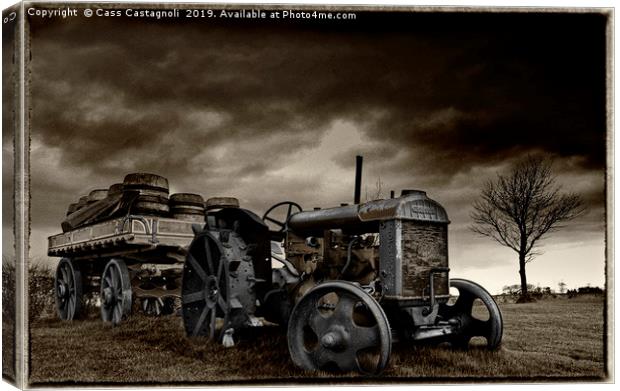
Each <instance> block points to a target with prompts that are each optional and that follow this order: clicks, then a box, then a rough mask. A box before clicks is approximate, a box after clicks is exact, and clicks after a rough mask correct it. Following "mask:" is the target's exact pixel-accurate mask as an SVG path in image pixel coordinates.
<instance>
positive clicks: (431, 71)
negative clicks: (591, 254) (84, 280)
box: [30, 13, 605, 229]
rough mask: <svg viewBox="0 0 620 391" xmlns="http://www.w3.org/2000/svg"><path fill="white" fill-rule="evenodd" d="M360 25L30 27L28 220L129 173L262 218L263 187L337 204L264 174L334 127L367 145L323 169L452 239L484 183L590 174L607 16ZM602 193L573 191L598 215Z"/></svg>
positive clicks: (601, 117)
mask: <svg viewBox="0 0 620 391" xmlns="http://www.w3.org/2000/svg"><path fill="white" fill-rule="evenodd" d="M358 15H359V16H358V20H357V21H348V22H339V23H337V24H336V23H335V24H331V25H329V24H327V23H326V22H321V23H320V24H313V23H302V22H291V21H289V22H282V23H275V22H272V23H263V22H258V21H245V20H244V21H226V22H219V23H218V22H213V23H210V24H208V25H205V24H204V23H196V24H194V23H185V22H175V23H171V22H169V21H150V20H147V21H144V20H131V19H126V18H92V19H79V18H78V19H72V20H56V21H49V20H45V21H41V20H37V19H32V20H31V22H32V26H31V45H32V48H31V50H32V53H31V55H32V63H31V68H30V71H31V91H30V92H31V97H32V134H33V146H34V147H36V148H39V149H38V150H37V151H36V152H33V155H32V156H33V159H35V161H34V162H33V167H34V168H36V169H37V170H38V172H37V173H36V175H39V176H38V178H39V179H37V182H36V183H35V184H34V186H35V187H36V189H35V190H36V191H33V215H34V216H37V218H38V219H41V221H46V222H47V223H49V222H51V221H59V220H60V219H61V218H62V214H63V213H64V209H63V208H55V209H54V210H53V211H51V210H50V208H49V207H48V204H49V202H50V201H51V202H53V203H55V204H57V205H66V204H67V203H69V202H73V201H74V200H75V199H76V198H77V197H78V196H79V195H80V194H84V193H86V192H88V190H90V189H92V188H95V187H107V185H109V184H110V183H114V182H119V181H121V180H122V176H123V175H124V174H125V173H127V172H128V171H150V172H156V173H159V174H161V175H164V176H167V177H168V178H170V179H171V183H174V185H175V186H176V188H177V190H183V191H195V192H201V193H203V192H208V193H209V194H222V195H224V194H229V193H228V192H229V191H230V189H233V190H237V191H239V192H240V194H238V196H239V197H246V198H247V201H248V202H249V203H250V205H257V206H260V207H265V206H266V205H263V204H264V202H265V201H264V200H262V199H261V197H267V195H266V193H265V192H261V193H260V194H259V193H257V192H256V188H257V186H265V185H267V184H268V185H269V186H270V187H269V189H270V190H269V192H270V193H273V196H272V195H269V196H268V197H267V198H269V199H270V200H279V199H282V198H289V199H296V200H298V199H301V200H304V201H308V202H317V201H316V200H317V199H328V200H329V201H333V200H336V199H337V197H344V196H345V192H344V190H343V191H342V194H340V193H339V194H338V195H329V197H332V198H333V200H332V198H328V197H327V196H326V195H324V194H322V193H321V192H320V190H321V189H322V188H321V187H320V185H319V182H320V181H321V179H322V178H321V177H318V176H317V177H313V176H312V175H310V174H308V175H307V176H305V177H303V178H300V179H299V181H300V182H299V183H297V184H294V183H293V182H294V181H292V180H291V178H287V179H286V181H287V182H286V183H282V184H280V183H279V182H278V178H277V174H275V172H277V170H278V169H279V168H281V167H282V166H283V165H285V164H287V162H288V163H290V162H291V161H295V160H296V159H298V158H301V157H303V156H305V155H307V153H309V151H311V150H313V148H317V147H318V146H319V145H321V140H322V138H324V137H325V135H326V134H328V132H329V131H330V129H333V128H334V126H335V125H334V124H337V123H339V121H340V122H344V123H347V124H352V126H354V127H355V128H356V129H357V131H359V132H360V133H361V134H362V135H363V136H364V137H365V138H366V141H365V142H364V143H356V142H354V141H349V140H339V142H340V143H341V145H339V148H340V150H341V152H339V153H337V154H332V155H331V156H322V155H321V156H318V155H317V156H316V159H317V160H321V159H326V158H327V159H332V162H330V164H332V165H333V167H334V168H340V169H346V170H352V166H353V162H354V158H353V157H354V155H356V154H363V155H364V156H365V159H366V160H365V161H366V162H367V163H366V164H367V166H366V170H367V173H368V175H369V176H370V177H371V178H381V179H382V180H383V181H385V182H386V184H385V186H387V187H388V188H389V189H392V188H394V189H399V188H403V187H410V186H411V185H412V184H413V185H414V186H415V187H419V188H425V189H431V190H432V191H434V192H435V193H436V194H438V196H439V198H440V199H442V200H445V202H447V204H448V205H449V206H450V208H451V210H457V211H458V212H457V214H456V216H457V218H456V220H454V221H456V222H457V223H458V224H455V228H456V229H462V228H464V227H465V222H466V221H467V214H466V212H465V211H466V209H467V207H468V206H469V205H470V204H471V201H472V199H474V198H475V197H476V195H477V193H478V191H479V189H480V183H482V181H483V179H485V178H488V177H492V176H494V175H495V168H500V167H505V166H506V165H507V163H508V162H512V161H514V160H516V159H518V158H519V157H521V156H523V155H524V154H526V153H531V152H535V153H540V154H545V155H549V156H554V157H557V158H558V159H560V160H562V161H572V162H573V163H572V165H566V164H565V165H562V166H560V167H559V171H560V172H567V173H573V174H575V173H577V172H583V173H586V174H584V175H586V176H587V175H589V176H588V178H600V175H598V173H600V172H601V170H602V168H603V167H604V162H605V105H604V104H605V102H604V92H605V85H604V81H605V73H604V71H605V69H604V61H605V36H604V28H605V18H604V16H601V15H594V14H592V15H588V14H581V15H568V14H518V15H514V14H493V15H491V14H447V13H446V14H406V13H399V14H396V13H391V14H390V13H360V14H358ZM575 26H579V27H580V28H578V29H577V28H575ZM37 159H38V160H37ZM371 162H372V163H371ZM370 164H371V165H370ZM470 178H475V179H476V180H471V179H470ZM304 181H305V183H306V184H305V185H304ZM479 182H480V183H479ZM308 183H312V186H310V185H309V184H308ZM369 185H370V186H371V187H372V184H369ZM242 186H245V187H242ZM265 187H266V186H265ZM603 188H604V187H603V182H600V181H598V180H597V181H596V183H593V184H591V185H590V186H582V188H581V190H582V191H583V194H584V195H585V196H586V200H587V202H588V203H589V204H591V205H594V206H595V207H596V208H597V210H598V211H599V212H600V210H602V205H603V199H602V197H603ZM205 189H206V190H205ZM330 190H333V188H332V187H330ZM346 190H347V193H348V192H349V189H346ZM248 192H249V193H248ZM384 195H385V194H384ZM296 197H299V198H296ZM596 216H600V213H596ZM459 224H460V225H459ZM459 227H460V228H459Z"/></svg>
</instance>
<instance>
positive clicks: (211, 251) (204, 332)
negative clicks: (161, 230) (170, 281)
mask: <svg viewBox="0 0 620 391" xmlns="http://www.w3.org/2000/svg"><path fill="white" fill-rule="evenodd" d="M225 266H226V262H225V258H224V256H223V249H222V246H221V244H220V243H219V241H217V240H216V239H215V238H214V237H213V236H212V235H211V234H210V233H208V232H203V233H200V234H198V235H197V236H196V237H195V238H194V240H193V241H192V243H191V245H190V247H189V251H188V254H187V258H186V260H185V266H184V267H183V286H182V290H181V300H182V312H183V323H184V324H185V332H186V333H187V335H189V336H206V337H208V338H209V340H217V341H219V340H220V339H221V338H222V336H223V333H224V331H226V330H227V329H228V326H229V313H230V309H229V302H228V272H227V270H226V267H225ZM218 318H221V319H223V323H222V327H221V328H220V329H219V330H218V321H217V319H218Z"/></svg>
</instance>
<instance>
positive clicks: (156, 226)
mask: <svg viewBox="0 0 620 391" xmlns="http://www.w3.org/2000/svg"><path fill="white" fill-rule="evenodd" d="M192 224H196V223H193V222H191V221H184V220H178V219H174V218H165V217H158V216H146V215H129V216H125V217H120V218H116V219H111V220H107V221H104V222H101V223H97V224H93V225H89V226H85V227H80V228H77V229H74V230H71V231H68V232H64V233H61V234H58V235H54V236H50V237H49V238H48V255H50V256H54V257H72V258H80V257H88V256H91V257H97V258H100V257H109V256H113V255H115V254H118V253H126V252H144V251H151V250H166V249H180V248H183V247H187V246H188V245H189V243H190V242H191V240H192V238H193V237H194V233H193V231H192Z"/></svg>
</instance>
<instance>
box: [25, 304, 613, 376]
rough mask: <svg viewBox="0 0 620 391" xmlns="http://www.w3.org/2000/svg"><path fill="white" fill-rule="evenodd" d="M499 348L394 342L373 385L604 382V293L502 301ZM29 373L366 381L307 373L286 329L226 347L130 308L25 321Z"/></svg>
mask: <svg viewBox="0 0 620 391" xmlns="http://www.w3.org/2000/svg"><path fill="white" fill-rule="evenodd" d="M500 306H501V309H502V314H503V319H504V338H503V343H502V347H501V349H500V350H499V351H496V352H488V351H486V350H482V349H478V348H475V347H474V348H471V349H470V350H469V351H453V350H451V349H450V348H448V347H407V346H402V345H395V346H394V348H393V351H392V356H391V360H390V364H389V366H388V368H387V369H386V370H385V371H384V372H383V374H382V375H381V376H380V377H376V378H372V379H370V381H371V382H372V383H383V382H392V381H407V382H410V381H416V382H427V383H428V382H435V381H441V382H459V381H472V380H475V379H479V380H480V379H482V380H487V379H491V378H492V379H499V380H512V381H542V380H546V379H554V380H558V379H566V380H576V379H584V380H585V379H588V380H603V379H605V377H606V370H605V354H604V330H605V328H604V320H603V319H604V315H603V311H604V302H603V299H602V297H579V298H574V299H565V298H558V299H548V300H542V301H539V302H536V303H528V304H500ZM30 343H31V351H30V355H31V356H30V381H31V383H32V384H35V385H36V384H42V383H88V382H97V383H108V384H110V383H191V382H235V383H240V382H246V381H254V382H259V383H275V382H282V381H284V382H286V383H298V382H307V381H311V382H322V381H328V382H338V381H344V382H347V383H351V382H357V381H360V380H363V381H368V379H364V378H362V377H359V376H358V375H356V374H341V375H334V374H330V373H308V372H304V371H302V370H299V369H297V368H296V367H295V366H294V365H293V364H292V362H291V360H290V358H289V355H288V350H287V348H286V337H285V335H284V333H283V332H282V331H281V330H280V329H278V328H275V327H270V328H267V327H265V328H262V329H260V330H259V331H257V332H255V336H254V337H253V338H252V339H248V340H246V341H242V342H241V343H240V344H238V345H237V346H236V347H234V348H231V349H225V348H223V347H221V346H219V345H216V344H211V343H207V342H206V341H204V340H201V339H189V338H187V337H185V335H184V331H183V325H182V320H181V318H180V317H175V316H168V317H163V318H148V317H145V316H141V315H136V316H133V317H132V318H131V319H130V320H129V321H127V322H126V323H124V324H122V325H120V326H117V327H111V326H107V325H104V324H103V323H102V322H100V321H99V320H98V319H94V318H92V319H87V320H82V321H75V322H73V323H66V322H61V321H58V320H55V319H42V320H38V321H37V322H35V323H33V324H32V325H31V339H30Z"/></svg>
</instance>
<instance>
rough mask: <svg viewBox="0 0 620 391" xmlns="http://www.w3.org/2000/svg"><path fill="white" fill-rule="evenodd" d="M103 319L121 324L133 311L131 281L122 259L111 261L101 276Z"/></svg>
mask: <svg viewBox="0 0 620 391" xmlns="http://www.w3.org/2000/svg"><path fill="white" fill-rule="evenodd" d="M100 293H101V318H102V319H103V321H104V322H112V324H114V325H117V324H119V323H120V322H121V321H122V320H123V318H125V317H126V316H127V315H128V314H129V312H130V311H131V299H132V298H131V296H132V294H131V280H130V279H129V271H128V270H127V265H125V262H123V261H122V260H121V259H112V260H110V261H109V262H108V263H107V265H106V266H105V268H104V269H103V274H102V276H101V291H100Z"/></svg>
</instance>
